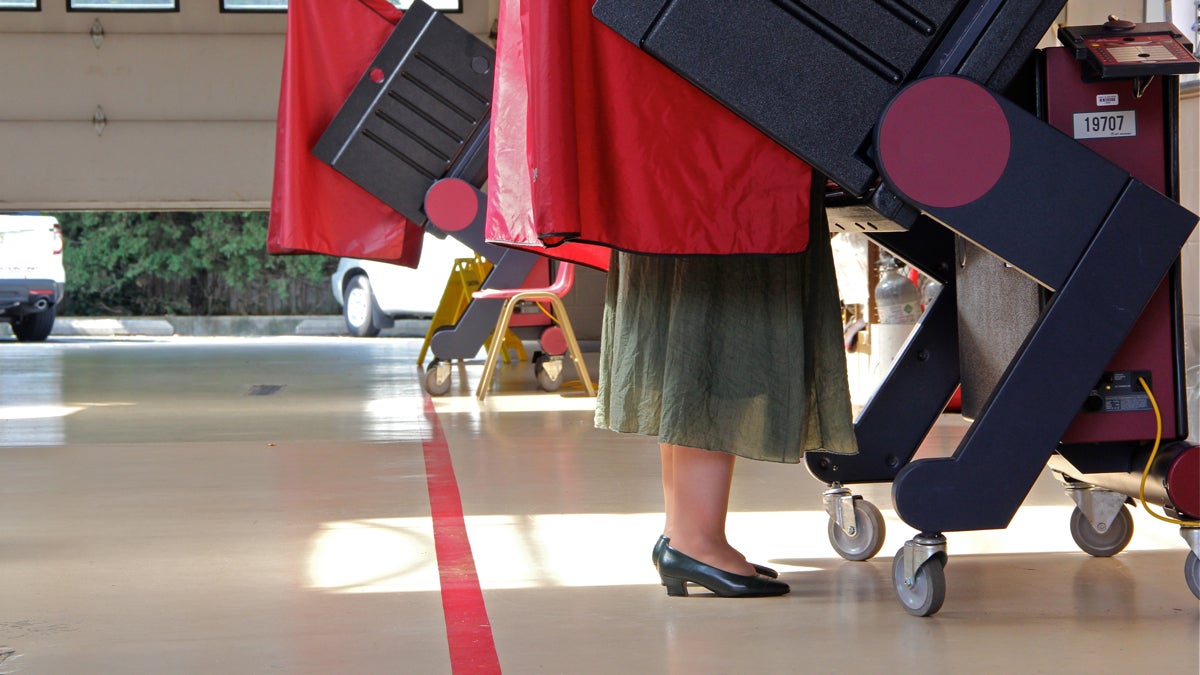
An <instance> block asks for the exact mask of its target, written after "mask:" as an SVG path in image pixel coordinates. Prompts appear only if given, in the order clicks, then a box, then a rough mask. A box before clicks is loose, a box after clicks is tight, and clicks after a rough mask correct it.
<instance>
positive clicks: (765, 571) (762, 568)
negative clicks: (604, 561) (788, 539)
mask: <svg viewBox="0 0 1200 675" xmlns="http://www.w3.org/2000/svg"><path fill="white" fill-rule="evenodd" d="M669 543H671V538H670V537H667V536H663V535H659V537H658V541H656V542H654V550H653V551H651V552H650V556H651V559H653V560H654V569H658V560H659V558H662V552H663V550H664V549H665V548H667V544H669ZM750 564H751V565H754V571H755V572H756V573H758V574H761V575H763V576H764V577H771V578H772V579H778V578H779V572H776V571H775V570H773V569H771V568H770V567H767V566H766V565H757V564H755V563H750ZM663 583H664V584H666V582H665V581H664V582H663Z"/></svg>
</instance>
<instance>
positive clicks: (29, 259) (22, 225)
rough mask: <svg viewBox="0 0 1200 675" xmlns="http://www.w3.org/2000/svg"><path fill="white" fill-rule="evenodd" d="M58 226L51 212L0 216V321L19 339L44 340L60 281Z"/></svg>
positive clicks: (62, 272) (61, 285)
mask: <svg viewBox="0 0 1200 675" xmlns="http://www.w3.org/2000/svg"><path fill="white" fill-rule="evenodd" d="M62 253H63V237H62V227H61V226H60V225H59V224H58V219H57V218H54V217H53V216H14V215H0V321H7V322H8V323H10V324H12V332H13V335H15V336H16V337H17V340H20V341H21V342H37V341H42V340H45V339H46V338H47V337H48V336H49V335H50V330H51V329H52V328H54V316H55V307H57V306H58V303H59V302H61V301H62V299H63V294H64V293H65V286H66V276H67V275H66V271H65V270H64V268H63V255H62Z"/></svg>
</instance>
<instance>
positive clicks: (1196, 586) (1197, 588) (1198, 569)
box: [1183, 551, 1200, 599]
mask: <svg viewBox="0 0 1200 675" xmlns="http://www.w3.org/2000/svg"><path fill="white" fill-rule="evenodd" d="M1183 576H1184V577H1185V578H1187V585H1188V588H1189V589H1191V591H1192V595H1194V596H1196V598H1198V599H1200V558H1197V557H1196V554H1195V553H1193V552H1191V551H1188V554H1187V560H1185V561H1184V563H1183Z"/></svg>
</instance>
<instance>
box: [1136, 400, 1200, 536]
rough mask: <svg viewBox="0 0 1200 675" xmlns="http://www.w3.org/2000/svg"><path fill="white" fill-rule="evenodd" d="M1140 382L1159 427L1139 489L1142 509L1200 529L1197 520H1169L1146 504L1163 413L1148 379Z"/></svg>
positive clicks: (1161, 518)
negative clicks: (1147, 488) (1151, 391)
mask: <svg viewBox="0 0 1200 675" xmlns="http://www.w3.org/2000/svg"><path fill="white" fill-rule="evenodd" d="M1138 382H1141V383H1142V389H1144V390H1145V391H1146V396H1148V397H1149V398H1150V407H1152V408H1154V420H1155V422H1156V423H1157V425H1158V428H1157V430H1156V431H1155V433H1154V448H1153V449H1151V450H1150V459H1148V460H1146V469H1145V471H1142V484H1141V486H1140V487H1139V488H1138V499H1139V500H1140V501H1141V502H1142V507H1144V508H1145V509H1146V513H1149V514H1150V515H1152V516H1154V517H1155V518H1158V519H1159V520H1161V521H1163V522H1167V523H1171V524H1172V525H1181V526H1183V527H1200V521H1195V520H1191V521H1189V520H1177V519H1175V518H1168V517H1167V516H1163V515H1159V514H1157V513H1155V512H1153V511H1151V510H1150V505H1149V504H1147V503H1146V479H1147V478H1149V477H1150V468H1151V467H1152V466H1154V458H1155V457H1157V456H1158V445H1159V443H1161V442H1162V428H1163V422H1162V413H1161V412H1159V410H1158V401H1156V400H1154V394H1152V393H1150V385H1149V384H1146V379H1145V378H1142V377H1139V378H1138Z"/></svg>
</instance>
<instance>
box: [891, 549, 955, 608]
mask: <svg viewBox="0 0 1200 675" xmlns="http://www.w3.org/2000/svg"><path fill="white" fill-rule="evenodd" d="M944 565H945V563H944V562H943V558H941V557H940V556H937V557H934V558H930V559H929V560H927V561H926V562H925V564H924V565H921V566H920V567H918V568H917V574H916V576H915V577H914V578H913V584H912V586H909V585H907V584H905V583H904V549H900V550H899V551H897V552H896V557H895V558H894V559H893V560H892V581H893V582H894V583H895V585H896V596H897V597H899V598H900V604H901V605H904V611H906V612H908V613H909V614H912V615H913V616H932V615H933V614H936V613H937V611H938V610H939V609H941V608H942V603H943V602H945V600H946V572H945V570H944V569H943V566H944Z"/></svg>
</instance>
